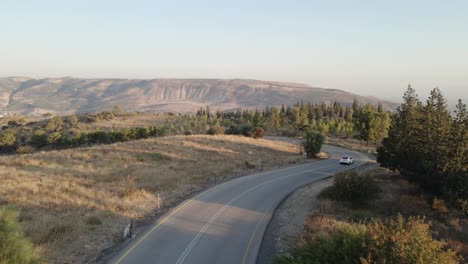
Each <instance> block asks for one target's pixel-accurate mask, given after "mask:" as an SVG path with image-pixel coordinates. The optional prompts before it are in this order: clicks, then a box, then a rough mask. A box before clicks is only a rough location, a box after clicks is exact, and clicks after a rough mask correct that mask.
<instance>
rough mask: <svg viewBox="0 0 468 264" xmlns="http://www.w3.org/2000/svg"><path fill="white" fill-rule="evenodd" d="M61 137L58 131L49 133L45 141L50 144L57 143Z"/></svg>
mask: <svg viewBox="0 0 468 264" xmlns="http://www.w3.org/2000/svg"><path fill="white" fill-rule="evenodd" d="M61 138H62V134H60V133H59V132H54V133H51V134H50V135H49V136H48V137H47V143H49V144H50V145H53V144H57V143H59V141H60V139H61Z"/></svg>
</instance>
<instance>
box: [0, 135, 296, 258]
mask: <svg viewBox="0 0 468 264" xmlns="http://www.w3.org/2000/svg"><path fill="white" fill-rule="evenodd" d="M258 159H262V160H263V166H264V167H271V166H276V165H280V164H284V163H290V162H295V161H298V160H300V159H302V157H301V156H300V155H298V154H297V146H295V145H292V144H289V143H286V142H277V141H275V142H273V141H269V140H263V139H258V140H256V139H252V138H246V137H239V136H208V135H197V136H171V137H162V138H152V139H145V140H138V141H130V142H125V143H116V144H111V145H99V146H93V147H86V148H77V149H68V150H62V151H50V152H40V153H35V154H27V155H16V156H3V157H1V158H0V204H2V203H8V204H13V205H16V206H17V207H19V208H20V209H22V213H21V221H22V224H23V226H24V228H25V231H26V233H27V235H29V236H30V237H31V238H32V239H33V241H34V243H35V244H36V250H37V251H38V253H40V254H42V255H44V256H45V258H46V260H47V261H48V262H50V263H76V262H83V261H85V260H87V258H88V257H89V256H93V255H95V254H96V253H97V252H98V251H99V250H101V249H103V248H105V247H108V246H110V245H112V243H113V241H112V239H113V238H115V236H116V234H119V232H120V231H121V230H122V228H123V227H124V226H125V225H126V224H127V223H128V221H129V219H130V218H133V219H135V218H136V219H141V218H144V217H145V216H148V215H149V214H151V213H154V211H155V210H156V206H157V203H156V201H157V194H160V195H161V197H162V198H163V200H164V205H165V206H171V205H173V204H174V203H176V202H177V201H179V200H180V198H181V197H183V196H184V195H187V194H188V193H190V192H193V191H197V190H201V189H203V188H205V187H206V186H209V185H212V184H213V182H214V177H215V176H216V177H218V181H219V177H220V176H228V175H233V173H234V171H237V172H238V171H239V170H241V171H242V170H243V171H244V172H245V170H247V167H248V168H252V167H256V165H255V164H256V161H257V160H258ZM241 173H242V172H241Z"/></svg>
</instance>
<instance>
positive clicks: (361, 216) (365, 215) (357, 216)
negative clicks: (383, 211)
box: [349, 210, 374, 223]
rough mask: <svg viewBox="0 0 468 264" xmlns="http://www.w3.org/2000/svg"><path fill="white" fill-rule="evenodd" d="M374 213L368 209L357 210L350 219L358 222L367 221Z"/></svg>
mask: <svg viewBox="0 0 468 264" xmlns="http://www.w3.org/2000/svg"><path fill="white" fill-rule="evenodd" d="M373 217H374V214H373V213H372V212H371V211H367V210H356V211H353V212H352V213H351V216H350V217H349V221H351V222H356V223H367V222H369V221H371V220H372V218H373Z"/></svg>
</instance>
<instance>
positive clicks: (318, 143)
mask: <svg viewBox="0 0 468 264" xmlns="http://www.w3.org/2000/svg"><path fill="white" fill-rule="evenodd" d="M324 140H325V138H324V137H323V135H322V134H321V133H320V132H317V131H314V130H309V131H307V132H305V134H304V150H305V152H306V153H307V157H309V158H312V157H314V156H315V155H316V154H317V153H319V152H320V149H321V148H322V145H323V142H324Z"/></svg>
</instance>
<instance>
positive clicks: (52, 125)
mask: <svg viewBox="0 0 468 264" xmlns="http://www.w3.org/2000/svg"><path fill="white" fill-rule="evenodd" d="M45 129H46V130H48V131H50V132H57V131H60V130H62V129H63V119H62V118H61V117H60V116H56V117H54V118H52V119H50V120H49V122H47V124H46V126H45Z"/></svg>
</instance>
